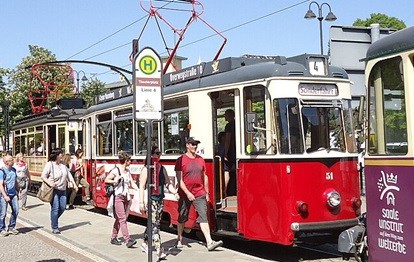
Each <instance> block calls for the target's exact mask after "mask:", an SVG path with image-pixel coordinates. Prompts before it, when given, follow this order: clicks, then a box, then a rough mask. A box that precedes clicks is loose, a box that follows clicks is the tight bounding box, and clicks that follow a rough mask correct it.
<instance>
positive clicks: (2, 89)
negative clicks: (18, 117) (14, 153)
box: [0, 67, 9, 145]
mask: <svg viewBox="0 0 414 262" xmlns="http://www.w3.org/2000/svg"><path fill="white" fill-rule="evenodd" d="M8 74H9V70H8V69H6V68H1V67H0V108H1V111H2V113H1V114H0V139H1V144H2V145H4V138H5V137H4V131H5V130H4V121H3V117H4V115H3V114H4V112H3V109H4V108H3V105H4V102H5V101H6V100H8V99H9V96H8V90H7V86H6V80H5V79H6V78H7V76H8Z"/></svg>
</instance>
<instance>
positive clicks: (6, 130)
mask: <svg viewBox="0 0 414 262" xmlns="http://www.w3.org/2000/svg"><path fill="white" fill-rule="evenodd" d="M0 88H1V89H3V90H4V100H3V102H2V103H1V107H0V112H1V113H3V123H4V145H3V150H4V149H6V152H9V150H10V143H9V138H10V127H9V121H10V119H9V118H10V116H9V114H10V112H9V107H10V101H9V100H7V97H6V91H7V90H6V88H5V87H4V86H3V85H0Z"/></svg>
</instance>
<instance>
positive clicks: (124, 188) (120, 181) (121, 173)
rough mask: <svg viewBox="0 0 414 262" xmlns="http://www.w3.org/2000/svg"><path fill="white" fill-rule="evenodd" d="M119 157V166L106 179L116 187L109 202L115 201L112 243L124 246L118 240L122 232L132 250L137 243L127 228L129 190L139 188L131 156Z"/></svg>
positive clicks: (125, 154)
mask: <svg viewBox="0 0 414 262" xmlns="http://www.w3.org/2000/svg"><path fill="white" fill-rule="evenodd" d="M118 157H119V164H117V165H116V166H115V168H113V169H112V170H111V171H110V172H109V174H108V176H107V177H106V178H105V183H106V184H113V185H114V192H113V195H112V196H111V198H110V200H109V201H112V200H113V201H114V205H113V208H114V216H115V221H114V225H113V228H112V236H111V241H110V243H111V244H113V245H122V241H120V240H119V239H118V233H119V230H121V233H122V236H123V238H124V242H125V243H126V246H127V248H131V247H133V246H134V245H135V244H136V243H137V241H136V240H134V239H132V238H131V236H130V235H129V232H128V227H127V218H128V206H129V201H130V200H131V196H130V194H129V188H130V187H132V188H133V189H135V190H138V186H137V184H136V183H135V181H134V180H133V179H132V176H131V172H130V170H129V165H130V163H131V156H130V155H128V153H127V152H124V151H119V152H118Z"/></svg>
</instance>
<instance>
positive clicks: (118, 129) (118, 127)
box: [114, 109, 133, 155]
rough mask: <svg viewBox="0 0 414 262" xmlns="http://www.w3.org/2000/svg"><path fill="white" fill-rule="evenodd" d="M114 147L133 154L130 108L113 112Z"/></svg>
mask: <svg viewBox="0 0 414 262" xmlns="http://www.w3.org/2000/svg"><path fill="white" fill-rule="evenodd" d="M114 116H115V119H114V125H115V137H116V149H117V152H119V151H126V152H128V153H129V154H130V155H132V154H133V129H132V123H133V122H132V110H131V109H127V110H122V111H119V112H116V113H115V114H114Z"/></svg>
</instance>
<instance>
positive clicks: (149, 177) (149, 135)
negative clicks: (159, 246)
mask: <svg viewBox="0 0 414 262" xmlns="http://www.w3.org/2000/svg"><path fill="white" fill-rule="evenodd" d="M152 124H153V121H151V120H147V121H146V125H147V195H148V205H147V206H148V209H147V236H148V239H147V247H148V262H152V208H151V207H152V199H151V191H152V187H153V186H154V185H153V183H152V172H153V169H154V167H153V163H152V158H151V140H152Z"/></svg>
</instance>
